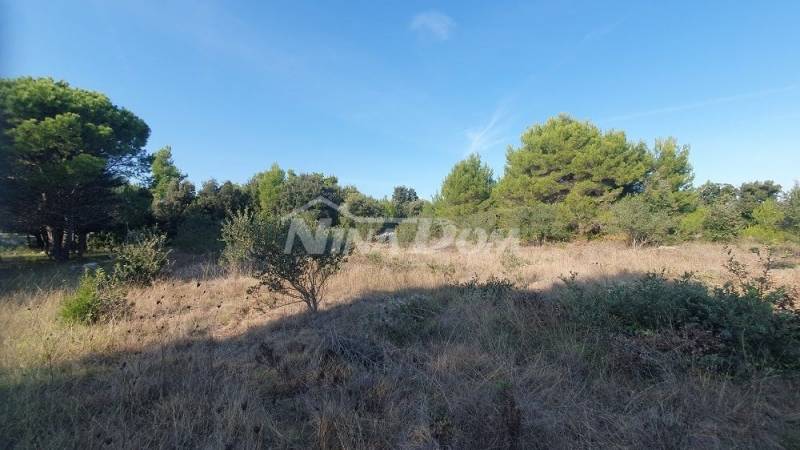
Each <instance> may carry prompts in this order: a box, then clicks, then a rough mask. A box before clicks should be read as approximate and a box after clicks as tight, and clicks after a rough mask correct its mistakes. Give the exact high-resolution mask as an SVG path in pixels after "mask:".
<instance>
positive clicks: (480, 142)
mask: <svg viewBox="0 0 800 450" xmlns="http://www.w3.org/2000/svg"><path fill="white" fill-rule="evenodd" d="M507 122H508V116H507V114H506V113H505V108H503V107H502V106H501V107H498V108H497V109H495V111H494V112H493V113H492V116H491V117H490V118H489V120H488V121H487V122H486V123H485V124H484V125H482V126H480V127H477V128H471V129H469V130H467V131H466V132H465V134H466V137H467V142H468V145H467V151H466V152H465V153H464V154H465V155H470V154H472V153H479V154H482V155H485V154H486V153H487V152H488V151H489V150H492V149H493V148H495V147H496V146H498V145H500V144H502V143H503V142H505V141H506V140H507V131H508V129H507V128H508V127H507Z"/></svg>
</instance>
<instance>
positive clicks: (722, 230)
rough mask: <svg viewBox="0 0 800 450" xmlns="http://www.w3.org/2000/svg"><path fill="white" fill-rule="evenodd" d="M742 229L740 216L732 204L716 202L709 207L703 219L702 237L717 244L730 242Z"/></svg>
mask: <svg viewBox="0 0 800 450" xmlns="http://www.w3.org/2000/svg"><path fill="white" fill-rule="evenodd" d="M741 229H742V216H741V214H740V212H739V209H738V208H737V207H736V204H735V203H733V202H718V203H715V204H713V205H711V206H710V207H709V209H708V214H706V216H705V218H704V219H703V235H704V236H705V237H706V238H708V239H710V240H712V241H717V242H720V241H722V242H725V241H730V240H732V239H734V238H736V237H737V236H738V235H739V232H740V231H741Z"/></svg>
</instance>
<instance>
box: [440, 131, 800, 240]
mask: <svg viewBox="0 0 800 450" xmlns="http://www.w3.org/2000/svg"><path fill="white" fill-rule="evenodd" d="M693 179H694V174H693V171H692V167H691V164H690V163H689V147H688V146H686V145H680V144H679V143H678V142H677V140H675V139H674V138H667V139H658V140H656V141H655V145H654V146H653V147H652V148H649V147H648V146H647V145H645V144H644V143H642V142H631V141H629V140H628V139H627V138H626V136H625V134H624V133H623V132H621V131H607V132H602V131H601V130H600V129H598V128H597V127H596V126H594V125H592V124H591V123H589V122H583V121H578V120H575V119H573V118H571V117H569V116H566V115H560V116H558V117H554V118H552V119H550V120H548V121H547V122H546V123H544V124H541V125H534V126H533V127H531V128H530V129H528V130H527V131H525V132H524V133H523V135H522V138H521V145H520V146H519V147H517V148H509V149H508V152H507V156H506V166H505V173H504V174H503V176H502V177H501V178H500V179H499V180H495V178H494V176H493V173H492V170H491V169H490V168H489V167H488V166H487V165H486V164H484V163H482V162H481V160H480V157H479V156H477V155H472V156H470V157H469V158H467V159H466V160H464V161H461V162H459V163H458V164H456V165H455V167H453V169H452V171H451V172H450V174H449V175H448V176H447V178H445V180H444V183H443V185H442V189H441V192H440V194H439V195H437V196H436V197H435V198H434V201H433V210H434V212H435V214H436V215H439V216H443V217H449V218H456V219H460V220H461V221H466V222H468V223H473V224H475V225H479V226H483V227H486V228H493V227H499V228H516V229H519V230H520V233H521V235H522V238H523V239H524V240H525V241H528V242H535V243H542V242H546V241H564V240H569V239H573V238H576V237H587V238H593V237H598V236H602V235H609V234H613V235H620V236H624V237H625V238H627V240H628V241H629V243H630V244H631V245H635V246H636V245H646V244H656V243H662V242H669V241H679V240H688V239H707V240H712V241H728V240H732V239H735V238H737V237H739V236H747V237H751V238H754V239H757V240H760V241H784V240H797V239H798V236H800V187H798V186H797V185H795V186H794V187H792V188H791V189H790V190H788V191H786V192H782V190H781V186H780V185H778V184H775V183H774V182H773V181H770V180H767V181H753V182H748V183H743V184H742V185H741V186H739V187H736V186H732V185H730V184H721V183H712V182H706V183H704V184H702V185H701V186H699V187H694V186H693V184H692V182H693Z"/></svg>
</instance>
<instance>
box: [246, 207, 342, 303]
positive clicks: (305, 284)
mask: <svg viewBox="0 0 800 450" xmlns="http://www.w3.org/2000/svg"><path fill="white" fill-rule="evenodd" d="M296 224H297V223H296V222H294V221H286V220H281V219H279V218H266V219H263V220H260V221H258V222H257V223H256V227H255V234H254V235H253V237H254V241H255V243H254V245H253V248H252V250H251V251H250V252H249V254H250V258H251V260H252V263H253V264H252V265H253V269H254V275H255V276H256V277H257V278H258V279H259V284H258V285H257V286H255V287H253V288H252V289H251V292H252V291H254V290H257V289H258V288H259V287H261V286H264V287H266V288H267V289H269V290H270V291H271V292H276V293H279V294H282V295H284V296H286V297H288V298H290V299H292V300H291V301H289V302H288V303H285V304H283V305H277V304H276V305H275V306H284V305H286V304H291V303H304V304H305V305H306V307H307V308H308V310H309V311H310V312H312V313H313V312H316V311H317V310H318V309H319V306H320V304H321V303H322V301H323V299H324V293H325V287H326V286H327V284H328V281H329V280H330V278H331V277H332V276H333V275H334V274H336V273H337V272H338V271H339V269H341V267H342V264H344V262H345V261H346V260H347V258H348V256H350V254H351V252H352V246H351V245H350V244H349V243H348V242H347V241H346V235H345V233H344V230H341V229H336V228H329V229H327V230H325V229H315V230H310V229H309V230H308V231H311V232H312V233H313V234H314V236H307V237H308V238H312V240H313V241H314V243H313V244H310V245H315V246H317V248H310V249H309V248H306V243H305V242H304V239H303V237H302V233H303V231H302V230H294V229H293V227H294V226H295V225H296ZM294 231H297V235H291V233H293V232H294ZM320 237H321V239H320ZM289 239H292V241H289Z"/></svg>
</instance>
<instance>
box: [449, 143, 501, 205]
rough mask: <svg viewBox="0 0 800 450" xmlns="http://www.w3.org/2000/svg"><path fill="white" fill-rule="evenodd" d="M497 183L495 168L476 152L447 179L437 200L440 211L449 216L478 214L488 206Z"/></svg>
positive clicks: (453, 170) (455, 167)
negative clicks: (482, 159)
mask: <svg viewBox="0 0 800 450" xmlns="http://www.w3.org/2000/svg"><path fill="white" fill-rule="evenodd" d="M494 185H495V181H494V173H493V172H492V169H491V168H490V167H489V166H488V165H487V164H485V163H484V162H482V161H481V158H480V156H478V155H476V154H472V155H470V156H469V157H467V159H465V160H463V161H460V162H458V163H457V164H456V165H455V166H454V167H453V169H452V170H451V171H450V174H448V175H447V177H446V178H445V179H444V182H443V183H442V190H441V192H440V194H439V198H438V199H436V202H435V208H436V212H437V214H440V215H442V216H445V217H459V216H466V215H469V214H474V213H476V212H477V211H479V210H480V209H481V208H482V207H486V206H487V204H486V202H487V201H488V200H489V198H490V197H491V195H492V189H493V188H494Z"/></svg>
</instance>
